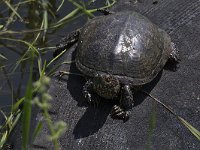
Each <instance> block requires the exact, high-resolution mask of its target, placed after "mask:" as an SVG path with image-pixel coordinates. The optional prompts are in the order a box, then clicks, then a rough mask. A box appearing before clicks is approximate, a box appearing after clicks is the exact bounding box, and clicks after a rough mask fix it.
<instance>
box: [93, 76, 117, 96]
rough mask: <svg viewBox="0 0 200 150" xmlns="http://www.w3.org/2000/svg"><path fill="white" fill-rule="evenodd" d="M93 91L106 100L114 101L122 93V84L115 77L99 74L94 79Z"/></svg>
mask: <svg viewBox="0 0 200 150" xmlns="http://www.w3.org/2000/svg"><path fill="white" fill-rule="evenodd" d="M93 90H94V91H95V92H96V93H97V94H98V95H99V96H101V97H103V98H105V99H113V98H115V97H117V95H118V93H119V91H120V83H119V80H118V79H117V78H116V77H114V76H113V75H109V74H106V75H99V74H98V75H96V76H95V77H94V79H93Z"/></svg>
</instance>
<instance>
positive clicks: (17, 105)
mask: <svg viewBox="0 0 200 150" xmlns="http://www.w3.org/2000/svg"><path fill="white" fill-rule="evenodd" d="M24 99H25V97H23V98H21V99H20V100H18V101H17V102H16V103H15V104H14V105H13V106H12V112H15V111H17V110H18V109H19V106H20V105H21V104H22V103H23V101H24Z"/></svg>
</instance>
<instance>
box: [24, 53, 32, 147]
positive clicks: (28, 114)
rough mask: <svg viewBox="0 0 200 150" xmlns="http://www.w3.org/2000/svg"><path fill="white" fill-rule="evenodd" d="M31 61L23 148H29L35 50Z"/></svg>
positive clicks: (25, 108)
mask: <svg viewBox="0 0 200 150" xmlns="http://www.w3.org/2000/svg"><path fill="white" fill-rule="evenodd" d="M31 55H32V56H31V61H30V74H29V81H28V84H27V88H26V95H25V100H24V106H23V114H22V150H27V148H28V144H29V132H30V120H31V109H32V105H31V100H32V98H33V95H32V94H33V92H32V91H33V86H32V79H33V65H34V51H33V50H32V52H31Z"/></svg>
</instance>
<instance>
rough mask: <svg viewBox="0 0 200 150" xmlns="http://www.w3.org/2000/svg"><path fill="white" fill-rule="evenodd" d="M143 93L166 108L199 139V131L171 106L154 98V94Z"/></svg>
mask: <svg viewBox="0 0 200 150" xmlns="http://www.w3.org/2000/svg"><path fill="white" fill-rule="evenodd" d="M143 92H144V93H145V94H147V95H148V96H149V97H151V98H152V99H153V100H155V101H156V102H158V103H159V104H161V105H162V106H163V107H164V108H166V109H167V110H168V111H169V112H170V113H171V114H172V115H174V116H175V117H176V118H177V119H178V120H179V121H180V123H181V124H183V125H184V126H185V127H186V128H187V129H188V130H189V131H190V132H191V133H192V134H193V135H194V136H195V137H196V138H197V139H198V140H200V132H199V131H198V130H197V129H196V128H194V127H193V126H192V125H191V124H189V123H188V122H187V121H186V120H185V119H183V118H182V117H180V116H178V115H177V114H176V113H175V112H174V111H173V110H172V108H171V107H169V106H167V105H166V104H164V103H163V102H161V101H160V100H158V99H157V98H155V97H154V96H152V95H150V94H149V93H147V92H145V91H143Z"/></svg>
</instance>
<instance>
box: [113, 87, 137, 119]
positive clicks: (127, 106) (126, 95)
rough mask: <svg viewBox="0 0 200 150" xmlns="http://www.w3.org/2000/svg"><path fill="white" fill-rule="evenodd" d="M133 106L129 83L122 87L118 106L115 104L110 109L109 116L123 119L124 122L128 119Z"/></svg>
mask: <svg viewBox="0 0 200 150" xmlns="http://www.w3.org/2000/svg"><path fill="white" fill-rule="evenodd" d="M133 106H134V100H133V93H132V91H131V88H130V86H129V85H125V86H124V87H123V88H122V99H121V101H120V106H117V105H115V106H114V107H113V109H112V111H111V117H112V118H117V119H123V120H124V122H125V121H127V120H128V119H129V114H130V110H131V109H132V107H133Z"/></svg>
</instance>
